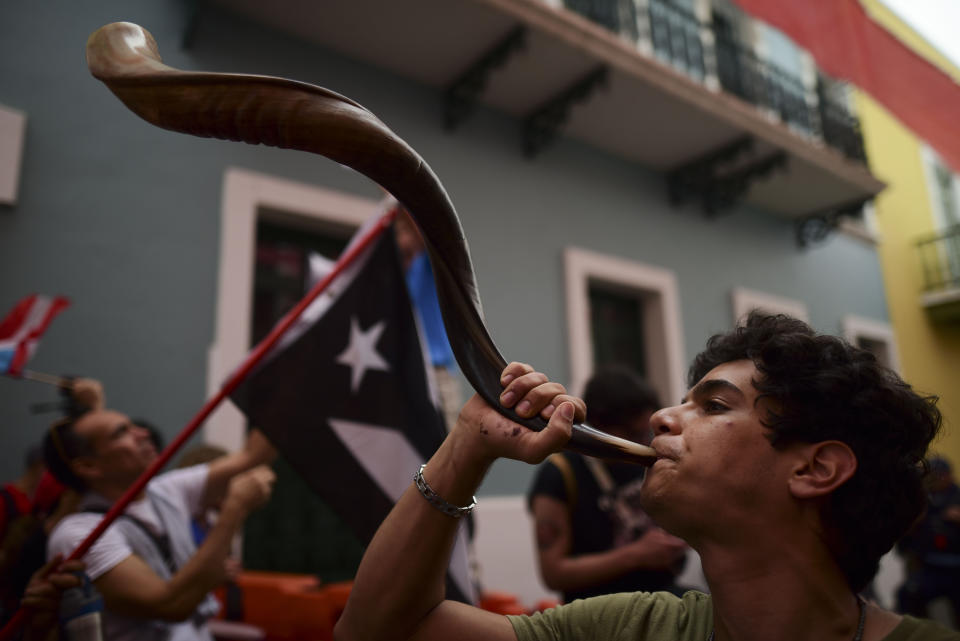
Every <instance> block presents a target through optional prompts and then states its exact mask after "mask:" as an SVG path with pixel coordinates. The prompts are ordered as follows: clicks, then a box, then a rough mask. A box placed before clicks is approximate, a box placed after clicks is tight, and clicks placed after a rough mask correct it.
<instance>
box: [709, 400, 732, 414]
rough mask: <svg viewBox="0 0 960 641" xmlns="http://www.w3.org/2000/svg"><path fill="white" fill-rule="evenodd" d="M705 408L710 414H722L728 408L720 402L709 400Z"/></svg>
mask: <svg viewBox="0 0 960 641" xmlns="http://www.w3.org/2000/svg"><path fill="white" fill-rule="evenodd" d="M703 408H704V409H705V410H707V411H708V412H722V411H724V410H725V409H727V406H726V405H724V404H723V403H721V402H719V401H714V400H709V401H707V402H706V403H704V404H703Z"/></svg>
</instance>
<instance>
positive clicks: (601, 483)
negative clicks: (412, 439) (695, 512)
mask: <svg viewBox="0 0 960 641" xmlns="http://www.w3.org/2000/svg"><path fill="white" fill-rule="evenodd" d="M583 400H584V402H586V404H587V423H589V424H590V425H591V426H592V427H595V428H597V429H600V430H603V431H605V432H609V433H610V434H613V435H615V436H619V437H621V438H625V439H628V440H633V441H637V442H640V443H643V444H648V443H649V442H650V439H651V438H652V434H651V433H650V425H649V424H650V416H651V415H653V413H654V412H655V411H657V410H658V409H660V401H659V399H658V398H657V393H656V391H655V390H654V389H653V387H652V386H651V385H650V384H649V383H647V382H646V381H645V380H643V379H641V378H640V377H639V376H637V375H636V374H634V373H633V372H632V371H631V370H629V369H627V368H626V367H620V366H608V367H605V368H602V369H600V370H599V371H598V372H597V373H596V374H594V376H593V377H592V378H591V379H590V380H589V381H588V382H587V385H586V388H585V390H584V394H583ZM645 471H646V470H645V468H643V467H640V466H637V465H631V464H629V463H616V462H611V461H601V460H600V459H596V458H593V457H589V456H583V455H582V454H578V453H576V452H558V453H556V454H553V455H551V456H550V457H549V458H548V459H547V460H546V461H545V462H544V463H543V464H542V465H541V466H540V468H539V470H538V471H537V475H536V477H535V479H534V481H533V485H532V487H531V489H530V491H529V493H528V495H527V505H528V507H529V509H530V512H531V513H532V515H533V520H534V528H535V537H536V544H537V560H538V562H539V566H540V576H541V577H542V579H543V582H544V584H545V585H546V586H547V587H548V588H550V589H552V590H556V591H558V592H561V593H562V595H563V600H564V602H565V603H569V602H571V601H573V600H575V599H585V598H589V597H591V596H596V595H600V594H615V593H617V592H634V591H644V592H656V591H659V590H666V591H669V592H674V593H679V592H680V590H679V588H678V587H677V585H676V582H675V579H676V575H677V574H678V573H679V571H680V570H681V569H682V567H683V562H684V560H685V555H686V552H687V545H686V543H684V542H683V540H682V539H679V538H677V537H675V536H673V535H672V534H668V533H667V532H665V531H664V530H662V529H661V528H659V527H657V525H656V524H655V523H654V522H653V520H652V519H651V518H650V517H649V516H648V515H647V513H646V512H645V511H644V510H643V508H642V507H640V505H639V497H640V486H641V485H642V484H643V477H644V472H645Z"/></svg>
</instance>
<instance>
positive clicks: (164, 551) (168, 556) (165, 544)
mask: <svg viewBox="0 0 960 641" xmlns="http://www.w3.org/2000/svg"><path fill="white" fill-rule="evenodd" d="M109 509H110V508H107V507H102V506H94V507H88V508H86V509H84V510H81V512H90V513H93V514H106V513H107V511H108V510H109ZM119 518H121V519H126V520H128V521H130V522H131V523H133V524H134V525H136V526H137V527H138V528H140V530H141V531H142V532H143V533H144V534H146V535H147V537H148V538H149V539H150V541H151V542H152V543H153V545H154V546H155V547H156V548H157V552H159V553H160V558H162V559H163V564H164V565H165V566H167V569H168V570H169V571H170V576H173V575H174V574H176V572H177V564H176V562H175V561H174V560H173V548H172V547H171V546H170V537H169V536H166V535H163V536H158V535H157V534H155V533H154V531H153V530H151V529H150V528H149V527H148V526H147V524H146V523H144V522H143V521H141V520H140V519H138V518H137V517H135V516H131V515H130V514H121V515H120V516H119Z"/></svg>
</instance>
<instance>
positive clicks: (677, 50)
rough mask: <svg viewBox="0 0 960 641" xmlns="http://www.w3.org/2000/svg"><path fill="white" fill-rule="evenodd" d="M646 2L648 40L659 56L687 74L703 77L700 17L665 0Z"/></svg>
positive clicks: (700, 78) (698, 78) (704, 70)
mask: <svg viewBox="0 0 960 641" xmlns="http://www.w3.org/2000/svg"><path fill="white" fill-rule="evenodd" d="M648 1H649V3H650V6H649V12H650V40H651V41H652V43H653V51H654V53H655V54H656V55H657V56H658V57H659V58H662V59H664V60H666V61H667V62H669V63H670V64H671V65H673V66H674V67H676V68H678V69H681V70H682V71H685V72H686V73H687V74H689V75H690V76H692V77H693V78H696V79H697V80H701V81H702V80H703V79H704V77H705V76H706V68H705V65H704V61H703V41H702V40H701V39H700V30H701V29H702V28H703V25H702V24H701V22H700V20H699V19H698V18H697V16H695V15H694V14H693V13H691V12H690V11H689V10H687V9H685V8H683V7H680V6H677V5H675V4H673V3H672V2H669V0H648Z"/></svg>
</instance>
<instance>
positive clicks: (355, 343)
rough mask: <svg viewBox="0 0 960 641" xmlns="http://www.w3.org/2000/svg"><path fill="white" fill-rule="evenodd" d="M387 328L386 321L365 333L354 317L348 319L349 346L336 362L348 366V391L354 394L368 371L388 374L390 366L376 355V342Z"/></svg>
mask: <svg viewBox="0 0 960 641" xmlns="http://www.w3.org/2000/svg"><path fill="white" fill-rule="evenodd" d="M386 327H387V322H386V321H380V322H379V323H376V324H375V325H373V326H372V327H370V328H369V329H367V330H366V331H363V330H362V329H360V323H359V322H358V321H357V318H356V317H355V316H351V317H350V344H349V345H347V349H345V350H343V352H342V353H341V354H340V355H339V356H337V362H338V363H340V364H341V365H348V366H350V369H351V370H352V371H351V376H350V391H351V392H353V393H354V394H356V393H357V390H359V389H360V382H361V381H362V380H363V375H364V374H365V373H366V371H367V370H368V369H373V370H379V371H382V372H389V371H390V366H389V365H388V364H387V361H385V360H383V357H382V356H380V354H378V353H377V341H378V340H379V339H380V334H382V333H383V330H384V329H385V328H386Z"/></svg>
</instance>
